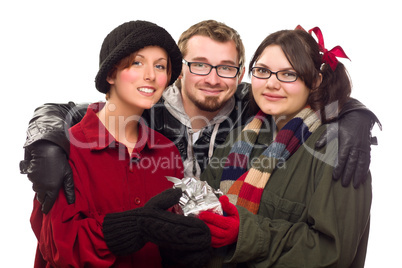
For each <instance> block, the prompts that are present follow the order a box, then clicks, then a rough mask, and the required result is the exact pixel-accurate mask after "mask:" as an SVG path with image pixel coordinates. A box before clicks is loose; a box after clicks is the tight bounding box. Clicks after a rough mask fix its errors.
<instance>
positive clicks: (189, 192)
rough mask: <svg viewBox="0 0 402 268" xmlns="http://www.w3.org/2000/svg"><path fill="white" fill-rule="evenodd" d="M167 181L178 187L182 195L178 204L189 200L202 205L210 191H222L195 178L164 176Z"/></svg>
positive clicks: (184, 203)
mask: <svg viewBox="0 0 402 268" xmlns="http://www.w3.org/2000/svg"><path fill="white" fill-rule="evenodd" d="M166 179H167V180H168V181H171V182H173V184H174V188H180V189H181V190H182V192H183V195H182V196H181V197H180V201H179V204H180V205H181V206H184V205H186V204H187V203H188V202H190V200H192V201H194V202H195V203H196V205H203V203H204V200H205V198H206V196H207V195H208V194H209V193H210V192H211V191H212V192H213V193H214V194H221V195H223V193H222V192H221V191H220V190H212V188H211V187H210V186H208V184H207V183H206V182H205V181H199V180H197V179H196V178H191V177H190V178H184V179H178V178H175V177H170V176H166Z"/></svg>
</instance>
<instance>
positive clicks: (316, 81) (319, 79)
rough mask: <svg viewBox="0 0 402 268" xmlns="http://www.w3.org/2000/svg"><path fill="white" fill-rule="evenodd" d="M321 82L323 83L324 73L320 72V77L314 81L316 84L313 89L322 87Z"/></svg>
mask: <svg viewBox="0 0 402 268" xmlns="http://www.w3.org/2000/svg"><path fill="white" fill-rule="evenodd" d="M321 83H322V73H319V74H318V78H317V79H316V80H315V81H314V86H313V89H312V90H313V91H314V90H317V89H318V88H319V87H320V85H321Z"/></svg>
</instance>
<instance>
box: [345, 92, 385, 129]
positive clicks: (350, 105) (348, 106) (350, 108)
mask: <svg viewBox="0 0 402 268" xmlns="http://www.w3.org/2000/svg"><path fill="white" fill-rule="evenodd" d="M354 111H360V112H363V113H365V114H367V115H368V116H369V117H370V119H371V124H372V127H373V126H374V124H375V123H377V124H378V127H379V128H380V129H382V125H381V123H380V120H379V119H378V118H377V116H376V115H375V114H374V113H373V112H372V111H370V110H369V109H368V108H367V107H366V106H365V105H364V104H363V103H361V102H360V101H358V100H356V99H354V98H350V99H349V101H348V102H346V103H345V104H344V105H343V107H342V109H341V111H340V113H339V116H338V118H341V117H342V116H344V115H345V114H348V113H350V112H354Z"/></svg>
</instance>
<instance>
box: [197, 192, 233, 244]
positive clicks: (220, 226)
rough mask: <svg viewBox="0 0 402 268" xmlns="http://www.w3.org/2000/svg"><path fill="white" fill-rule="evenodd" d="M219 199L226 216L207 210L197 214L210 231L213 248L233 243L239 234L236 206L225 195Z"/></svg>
mask: <svg viewBox="0 0 402 268" xmlns="http://www.w3.org/2000/svg"><path fill="white" fill-rule="evenodd" d="M219 201H220V202H221V205H222V209H223V211H224V213H226V215H227V216H226V217H225V216H221V215H218V214H215V213H213V212H209V211H204V212H201V213H200V215H199V219H200V220H202V221H204V222H205V223H206V224H207V225H208V227H209V230H210V231H211V245H212V247H214V248H220V247H223V246H227V245H230V244H233V243H234V242H236V241H237V236H238V235H239V225H240V219H239V212H238V211H237V208H236V206H234V205H233V204H231V203H230V202H229V198H228V197H227V196H226V195H223V196H221V197H220V198H219Z"/></svg>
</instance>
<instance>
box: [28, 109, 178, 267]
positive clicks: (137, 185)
mask: <svg viewBox="0 0 402 268" xmlns="http://www.w3.org/2000/svg"><path fill="white" fill-rule="evenodd" d="M101 106H103V104H92V105H90V106H89V108H88V111H87V113H86V115H85V117H84V118H83V119H82V121H81V122H80V123H79V124H77V125H75V126H74V127H72V128H71V129H70V130H69V135H70V165H71V168H72V170H73V176H74V187H75V195H76V201H75V203H74V204H72V205H68V204H67V201H66V197H65V195H64V192H63V190H61V191H60V194H59V197H58V199H57V200H56V202H55V204H54V206H53V208H52V209H51V211H50V212H49V213H48V214H47V215H45V214H43V213H42V212H41V210H40V204H39V202H38V201H36V200H35V201H34V209H33V212H32V215H31V225H32V228H33V230H34V233H35V235H36V237H37V239H38V252H37V256H36V260H35V267H52V266H54V267H66V266H68V267H110V266H113V267H160V266H161V257H160V254H159V250H158V247H157V246H156V245H155V244H152V243H148V244H146V245H145V246H144V247H143V248H142V249H141V250H140V251H137V252H135V253H133V254H132V255H129V256H124V257H120V256H115V255H114V254H113V253H111V252H110V250H109V249H108V247H107V246H106V243H105V240H104V236H103V232H102V223H103V218H104V216H105V215H106V214H108V213H114V212H121V211H126V210H130V209H135V208H138V207H142V206H144V204H145V203H146V202H147V201H148V200H149V199H150V198H151V197H153V196H155V195H156V194H158V193H160V192H162V191H163V190H166V189H168V188H171V187H173V185H172V183H171V182H169V181H168V180H167V179H166V178H165V176H173V177H177V178H182V177H183V164H182V160H181V157H180V154H179V152H178V150H177V148H176V146H175V145H174V144H173V143H172V142H171V141H169V140H168V139H167V138H166V137H164V136H162V135H161V134H160V133H158V132H155V131H154V130H152V129H150V128H148V127H146V126H145V125H143V124H139V125H140V127H139V137H138V142H137V144H136V146H135V148H134V150H133V153H132V154H131V156H129V155H128V151H127V148H126V147H125V146H124V145H123V144H121V143H119V142H117V141H116V140H115V139H114V138H113V137H112V136H111V135H110V134H109V132H108V131H107V130H106V129H105V127H104V126H103V124H102V123H101V122H100V121H99V119H98V117H97V116H96V112H97V111H98V110H100V109H101Z"/></svg>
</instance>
